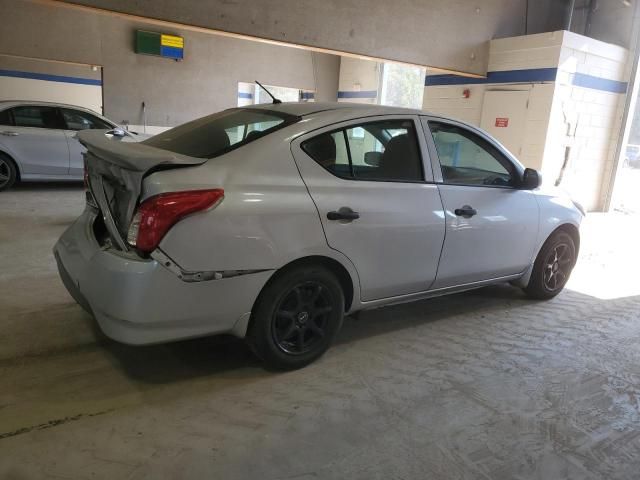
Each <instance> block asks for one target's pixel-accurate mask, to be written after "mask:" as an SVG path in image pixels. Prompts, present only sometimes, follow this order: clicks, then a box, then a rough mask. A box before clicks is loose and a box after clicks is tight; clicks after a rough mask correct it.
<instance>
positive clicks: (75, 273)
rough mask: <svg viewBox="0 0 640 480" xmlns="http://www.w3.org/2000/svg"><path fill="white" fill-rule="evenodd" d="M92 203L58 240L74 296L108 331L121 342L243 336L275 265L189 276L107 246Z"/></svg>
mask: <svg viewBox="0 0 640 480" xmlns="http://www.w3.org/2000/svg"><path fill="white" fill-rule="evenodd" d="M95 219H96V211H95V210H94V209H92V208H90V207H87V209H85V211H84V212H83V214H82V215H81V216H80V217H79V218H78V219H77V220H76V221H75V222H74V223H73V224H72V225H71V226H70V227H69V228H68V229H67V230H66V231H65V232H64V234H63V235H62V236H61V237H60V239H59V240H58V242H57V243H56V245H55V247H54V255H55V258H56V261H57V263H58V270H59V272H60V277H61V279H62V281H63V283H64V285H65V287H66V288H67V290H68V291H69V293H70V294H71V296H72V297H73V298H74V299H75V300H76V302H77V303H78V304H80V305H81V306H82V307H83V308H85V310H87V311H89V312H90V313H92V314H93V315H94V317H95V318H96V320H97V321H98V324H99V325H100V328H101V329H102V331H103V332H104V333H105V334H106V335H107V336H108V337H111V338H113V339H114V340H117V341H119V342H122V343H128V344H138V345H140V344H149V343H161V342H167V341H173V340H179V339H184V338H190V337H197V336H203V335H210V334H217V333H232V334H235V335H238V336H244V334H245V330H246V324H247V320H248V317H249V314H250V311H251V308H252V306H253V302H254V301H255V299H256V297H257V296H258V293H259V292H260V290H261V289H262V287H263V286H264V284H265V283H266V281H267V280H268V279H269V277H270V276H271V274H272V273H273V272H272V271H260V272H255V273H252V274H249V275H240V276H233V277H230V278H220V279H212V280H209V281H200V282H187V281H184V280H182V279H180V278H179V277H178V276H176V274H175V273H174V272H172V271H170V270H169V269H168V268H166V267H165V266H163V265H162V264H160V263H159V262H158V261H157V260H155V259H144V258H139V257H137V256H136V255H135V254H133V253H131V252H120V251H116V250H114V249H109V248H105V247H101V246H100V245H99V243H98V241H97V240H96V237H95V235H94V231H93V224H94V221H95Z"/></svg>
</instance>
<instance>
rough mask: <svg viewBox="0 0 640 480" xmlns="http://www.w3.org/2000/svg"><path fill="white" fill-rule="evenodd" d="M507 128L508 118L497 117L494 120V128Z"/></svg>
mask: <svg viewBox="0 0 640 480" xmlns="http://www.w3.org/2000/svg"><path fill="white" fill-rule="evenodd" d="M508 126H509V118H508V117H498V118H496V127H502V128H506V127H508Z"/></svg>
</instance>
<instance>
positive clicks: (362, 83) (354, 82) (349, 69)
mask: <svg viewBox="0 0 640 480" xmlns="http://www.w3.org/2000/svg"><path fill="white" fill-rule="evenodd" d="M381 65H382V64H381V63H378V62H374V61H371V60H360V59H357V58H349V57H341V58H340V80H339V82H338V101H339V102H351V103H372V104H375V103H378V94H379V90H380V80H381V72H380V68H381ZM366 92H371V94H370V95H367V97H366V98H357V97H354V96H355V95H357V94H365V93H366Z"/></svg>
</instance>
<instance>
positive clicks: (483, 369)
mask: <svg viewBox="0 0 640 480" xmlns="http://www.w3.org/2000/svg"><path fill="white" fill-rule="evenodd" d="M82 204H83V197H82V191H81V189H80V188H78V187H68V186H62V187H61V186H59V185H58V186H53V187H45V186H28V187H21V188H19V189H17V190H14V191H11V192H5V193H2V194H0V265H2V269H1V270H0V478H10V479H14V478H15V479H25V478H38V479H39V478H73V479H84V478H92V479H93V478H105V479H142V478H154V479H160V478H176V479H178V478H180V479H191V478H193V479H195V478H198V479H199V478H212V479H218V478H220V479H222V478H224V479H245V478H251V479H253V478H260V479H296V480H307V479H319V478H340V479H345V478H349V479H385V480H389V479H413V478H421V479H422V478H429V479H479V478H482V479H514V478H517V479H529V478H538V479H560V478H575V479H622V478H629V479H631V478H638V476H639V474H638V472H640V367H639V365H640V282H638V281H637V279H636V278H634V277H635V275H637V272H638V271H639V270H638V268H639V267H640V254H639V253H638V238H640V236H639V235H638V233H639V232H638V226H637V225H638V224H639V223H640V222H638V219H637V218H636V219H634V218H633V217H629V216H621V215H618V216H602V215H594V216H592V217H591V218H589V220H588V222H587V224H586V225H585V229H584V241H583V252H582V256H581V261H580V264H579V266H578V267H577V269H576V271H575V272H574V277H573V279H572V282H571V284H570V288H569V289H567V290H566V291H565V292H564V293H563V294H562V295H560V296H559V297H558V298H556V299H554V300H553V301H550V302H533V301H529V300H526V299H525V298H524V297H523V295H522V294H521V292H520V291H519V290H517V289H515V288H512V287H510V286H500V287H492V288H485V289H482V290H479V291H476V292H471V293H466V294H460V295H455V296H451V297H446V298H440V299H435V300H430V301H423V302H419V303H414V304H408V305H404V306H397V307H391V308H387V309H382V310H377V311H373V312H369V313H366V314H363V315H362V316H361V317H360V318H359V319H357V320H356V319H347V320H346V322H345V326H344V329H343V331H342V333H341V334H340V337H339V341H338V345H336V346H335V347H334V348H333V349H331V350H330V351H329V353H328V354H327V355H326V356H325V357H324V358H323V359H322V360H321V361H319V362H318V363H316V364H314V365H312V366H310V367H308V368H306V369H304V370H300V371H296V372H291V373H285V374H274V373H269V372H266V371H264V370H263V369H262V368H261V367H260V364H259V363H258V362H257V361H256V360H254V358H253V357H252V356H251V355H250V353H249V352H248V351H247V349H246V348H245V347H244V345H243V344H242V343H241V342H240V341H238V340H236V339H233V338H223V337H220V338H209V339H200V340H193V341H188V342H181V343H176V344H172V345H164V346H155V347H144V348H140V347H138V348H133V347H126V346H122V345H118V344H115V343H113V342H110V341H108V340H106V339H104V338H103V337H101V336H100V335H99V334H98V333H97V332H96V330H95V328H94V325H93V322H92V319H91V318H90V317H89V316H88V315H86V314H84V313H83V311H82V310H81V309H80V307H78V306H76V305H75V304H74V303H73V301H72V300H71V298H70V297H69V296H68V295H67V294H66V292H65V291H64V288H63V286H62V284H61V283H60V281H59V280H58V278H57V274H56V272H55V266H54V261H53V258H52V255H51V246H52V244H53V243H54V241H55V239H56V238H57V236H58V235H59V234H60V233H61V232H62V230H63V229H64V228H65V225H67V224H68V223H69V222H71V221H72V219H73V218H74V217H75V216H76V215H77V214H78V213H79V212H80V210H81V208H82ZM625 276H628V278H625Z"/></svg>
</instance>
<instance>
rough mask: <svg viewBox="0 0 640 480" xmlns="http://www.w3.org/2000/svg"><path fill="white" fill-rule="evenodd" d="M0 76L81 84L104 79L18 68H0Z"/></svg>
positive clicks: (95, 82)
mask: <svg viewBox="0 0 640 480" xmlns="http://www.w3.org/2000/svg"><path fill="white" fill-rule="evenodd" d="M0 77H14V78H29V79H32V80H46V81H48V82H62V83H77V84H80V85H97V86H101V85H102V80H94V79H92V78H80V77H67V76H64V75H48V74H46V73H34V72H20V71H18V70H0Z"/></svg>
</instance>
